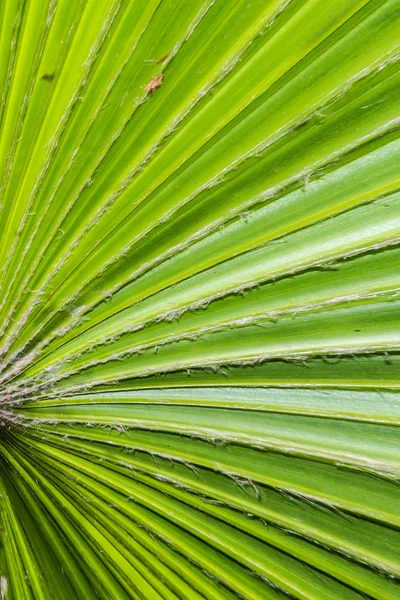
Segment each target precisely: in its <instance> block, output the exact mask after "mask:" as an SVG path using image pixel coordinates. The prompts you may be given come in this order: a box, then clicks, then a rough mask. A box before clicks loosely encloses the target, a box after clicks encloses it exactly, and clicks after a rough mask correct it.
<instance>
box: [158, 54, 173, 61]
mask: <svg viewBox="0 0 400 600" xmlns="http://www.w3.org/2000/svg"><path fill="white" fill-rule="evenodd" d="M170 56H171V52H168V54H164V56H162V57H161V58H159V59H158V61H157V63H158V64H161V63H163V62H165V61H166V60H167V58H169V57H170Z"/></svg>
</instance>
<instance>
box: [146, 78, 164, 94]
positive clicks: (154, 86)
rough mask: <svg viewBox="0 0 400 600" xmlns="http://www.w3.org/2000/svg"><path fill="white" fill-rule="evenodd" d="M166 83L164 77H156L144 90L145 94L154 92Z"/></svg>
mask: <svg viewBox="0 0 400 600" xmlns="http://www.w3.org/2000/svg"><path fill="white" fill-rule="evenodd" d="M163 81H164V75H155V76H154V77H153V79H152V80H151V81H150V83H149V84H148V85H146V87H145V88H144V91H145V92H154V90H156V89H157V88H159V87H160V86H161V85H162V83H163Z"/></svg>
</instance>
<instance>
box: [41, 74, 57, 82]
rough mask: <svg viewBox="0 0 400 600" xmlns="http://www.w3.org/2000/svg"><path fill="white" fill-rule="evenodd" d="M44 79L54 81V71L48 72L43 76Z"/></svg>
mask: <svg viewBox="0 0 400 600" xmlns="http://www.w3.org/2000/svg"><path fill="white" fill-rule="evenodd" d="M42 79H44V80H45V81H53V79H54V73H46V74H45V75H43V76H42Z"/></svg>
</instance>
